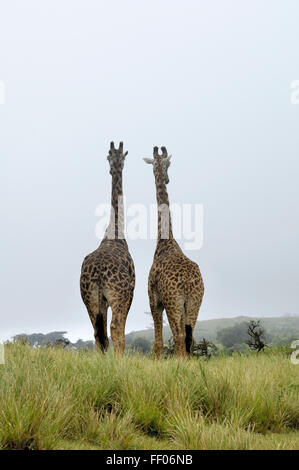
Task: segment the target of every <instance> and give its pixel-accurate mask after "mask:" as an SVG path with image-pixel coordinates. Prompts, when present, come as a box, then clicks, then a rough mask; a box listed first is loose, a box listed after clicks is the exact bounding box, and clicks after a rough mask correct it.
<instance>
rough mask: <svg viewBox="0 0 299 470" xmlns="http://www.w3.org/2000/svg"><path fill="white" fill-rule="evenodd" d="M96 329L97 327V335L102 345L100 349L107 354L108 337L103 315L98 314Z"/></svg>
mask: <svg viewBox="0 0 299 470" xmlns="http://www.w3.org/2000/svg"><path fill="white" fill-rule="evenodd" d="M95 327H96V335H97V339H98V341H99V343H100V347H101V349H102V351H103V352H105V350H106V346H107V345H106V335H105V328H104V318H103V315H102V314H101V313H98V314H97V317H96V324H95Z"/></svg>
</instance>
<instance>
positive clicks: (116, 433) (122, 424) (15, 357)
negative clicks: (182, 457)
mask: <svg viewBox="0 0 299 470" xmlns="http://www.w3.org/2000/svg"><path fill="white" fill-rule="evenodd" d="M0 377H1V385H0V447H1V448H2V449H11V448H14V449H24V448H28V449H278V448H281V449H298V448H299V399H298V397H299V393H298V392H299V366H295V365H293V364H292V363H291V361H290V359H289V357H288V356H287V355H286V354H285V353H284V351H267V352H266V353H260V354H259V355H256V354H253V353H251V354H248V355H243V356H242V355H235V356H232V357H215V358H212V359H211V360H210V361H208V362H204V361H201V360H198V359H191V360H177V359H175V358H171V359H167V360H162V361H155V360H153V359H151V358H147V357H144V356H140V355H127V356H124V357H122V358H118V357H115V356H114V354H113V353H109V354H107V355H105V356H103V355H101V354H99V353H96V352H86V351H81V352H77V351H67V350H63V349H57V348H55V349H52V348H47V349H34V348H32V347H30V346H28V345H24V344H10V345H7V346H6V364H5V365H1V366H0Z"/></svg>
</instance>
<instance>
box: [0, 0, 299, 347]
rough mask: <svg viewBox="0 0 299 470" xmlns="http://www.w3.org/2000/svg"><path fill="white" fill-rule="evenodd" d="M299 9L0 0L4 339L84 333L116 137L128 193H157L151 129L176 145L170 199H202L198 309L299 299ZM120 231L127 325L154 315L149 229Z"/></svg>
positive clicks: (277, 306)
mask: <svg viewBox="0 0 299 470" xmlns="http://www.w3.org/2000/svg"><path fill="white" fill-rule="evenodd" d="M298 15H299V4H298V2H297V1H296V0H287V1H285V2H281V1H280V0H277V1H276V0H264V1H263V2H260V1H257V0H243V1H242V2H240V1H237V0H225V1H223V0H187V1H185V2H182V1H176V0H163V1H157V0H152V1H151V2H145V1H137V0H126V1H121V0H110V1H109V2H107V1H103V0H102V1H96V0H94V1H92V0H84V1H83V0H80V1H78V0H77V1H76V0H62V1H61V0H60V1H58V0H54V1H53V0H52V1H49V0H44V1H43V2H39V1H37V0H23V1H21V0H19V1H14V0H11V1H10V2H1V13H0V80H3V82H4V84H5V103H4V104H1V105H0V157H1V172H0V192H1V205H0V210H1V232H0V233H1V235H0V236H1V248H0V250H1V276H0V283H1V298H0V321H1V323H0V324H1V328H0V339H7V338H9V337H10V336H11V335H14V334H18V333H23V332H24V333H33V332H43V333H45V332H49V331H53V330H55V331H57V330H66V331H68V334H67V336H68V337H69V338H71V339H72V340H75V339H76V338H82V339H92V338H93V329H92V326H91V323H90V320H89V317H88V314H87V311H86V309H85V306H84V304H83V302H82V300H81V297H80V290H79V277H80V270H81V263H82V261H83V258H84V256H85V255H86V254H88V253H90V252H91V251H93V250H94V249H96V248H97V246H98V244H99V242H100V241H99V240H98V239H97V238H96V235H95V228H96V224H97V222H98V218H97V217H96V216H95V210H96V207H97V206H98V205H99V204H101V203H110V192H111V177H110V175H109V165H108V162H107V159H106V156H107V152H108V149H109V143H110V141H111V140H114V141H115V142H116V143H118V142H119V141H120V140H123V141H124V148H125V150H128V151H129V153H128V156H127V159H126V162H125V167H124V172H123V184H124V188H123V189H124V194H125V196H126V201H127V205H130V204H133V203H140V204H145V205H146V206H149V205H150V204H153V203H154V202H155V186H154V177H153V173H152V168H151V167H150V166H148V165H145V163H144V162H143V161H142V157H144V156H151V154H152V148H153V146H154V145H158V146H161V145H165V146H166V147H167V149H168V151H169V153H172V155H173V158H172V165H171V167H170V169H169V177H170V183H169V185H168V191H169V197H170V202H171V203H178V204H187V203H190V204H202V205H203V210H204V243H203V246H202V248H201V249H200V250H196V251H186V250H184V251H185V253H186V254H187V256H189V257H190V258H191V259H192V260H194V261H196V262H197V263H198V264H199V266H200V269H201V271H202V275H203V279H204V282H205V288H206V290H205V296H204V300H203V304H202V307H201V310H200V313H199V317H198V318H199V320H200V319H205V320H206V319H210V318H219V317H231V316H236V315H249V316H279V315H282V314H284V313H286V312H290V313H298V312H299V299H298V285H299V265H298V258H299V257H298V255H299V248H298V238H299V220H298V196H299V189H298V179H299V162H298V148H299V132H298V125H299V105H297V106H296V105H294V104H291V92H292V90H291V87H290V86H291V83H292V81H293V80H296V79H299V63H298V40H299V30H298ZM179 243H180V245H181V247H182V248H184V245H183V241H182V240H181V241H179ZM128 244H129V249H130V252H131V255H132V257H133V259H134V262H135V270H136V288H135V295H134V300H133V304H132V307H131V310H130V312H129V315H128V319H127V325H126V332H130V331H133V330H139V329H142V328H145V327H146V326H149V325H150V324H151V318H150V316H148V315H145V313H144V312H146V311H149V305H148V296H147V276H148V272H149V269H150V266H151V263H152V259H153V254H154V249H155V240H150V239H149V240H128ZM110 318H111V314H110V312H109V319H110Z"/></svg>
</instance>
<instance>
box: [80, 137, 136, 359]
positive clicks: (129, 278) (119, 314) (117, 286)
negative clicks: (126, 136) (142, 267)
mask: <svg viewBox="0 0 299 470" xmlns="http://www.w3.org/2000/svg"><path fill="white" fill-rule="evenodd" d="M127 153H128V152H125V153H123V143H122V142H120V144H119V148H118V149H116V148H115V147H114V143H113V142H111V144H110V150H109V155H108V157H107V159H108V161H109V164H110V174H111V175H112V196H111V216H110V222H109V225H108V227H107V229H106V233H105V236H104V238H103V240H102V242H101V244H100V246H99V247H98V248H97V249H96V250H95V251H93V252H92V253H90V254H89V255H87V256H86V257H85V258H84V261H83V264H82V270H81V278H80V289H81V296H82V299H83V302H84V304H85V306H86V308H87V311H88V314H89V317H90V320H91V323H92V325H93V328H94V337H95V341H96V345H97V347H98V349H99V350H101V351H102V352H105V351H106V350H107V349H108V346H109V340H108V336H107V310H108V307H109V306H110V307H111V310H112V321H111V324H110V332H111V339H112V341H113V346H114V350H115V352H116V353H121V354H122V353H123V351H124V348H125V324H126V319H127V315H128V312H129V309H130V306H131V303H132V299H133V292H134V287H135V269H134V263H133V260H132V258H131V255H130V253H129V249H128V244H127V242H126V240H125V238H124V209H123V200H122V197H123V193H122V171H123V166H124V160H125V157H126V155H127Z"/></svg>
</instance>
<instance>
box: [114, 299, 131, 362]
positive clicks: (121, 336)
mask: <svg viewBox="0 0 299 470" xmlns="http://www.w3.org/2000/svg"><path fill="white" fill-rule="evenodd" d="M132 297H133V295H132ZM131 302H132V298H130V299H129V301H128V300H124V299H117V300H113V301H112V302H111V303H110V306H111V310H112V320H111V323H110V333H111V339H112V342H113V347H114V351H115V353H116V354H123V352H124V350H125V326H126V320H127V315H128V312H129V310H130V306H131Z"/></svg>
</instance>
